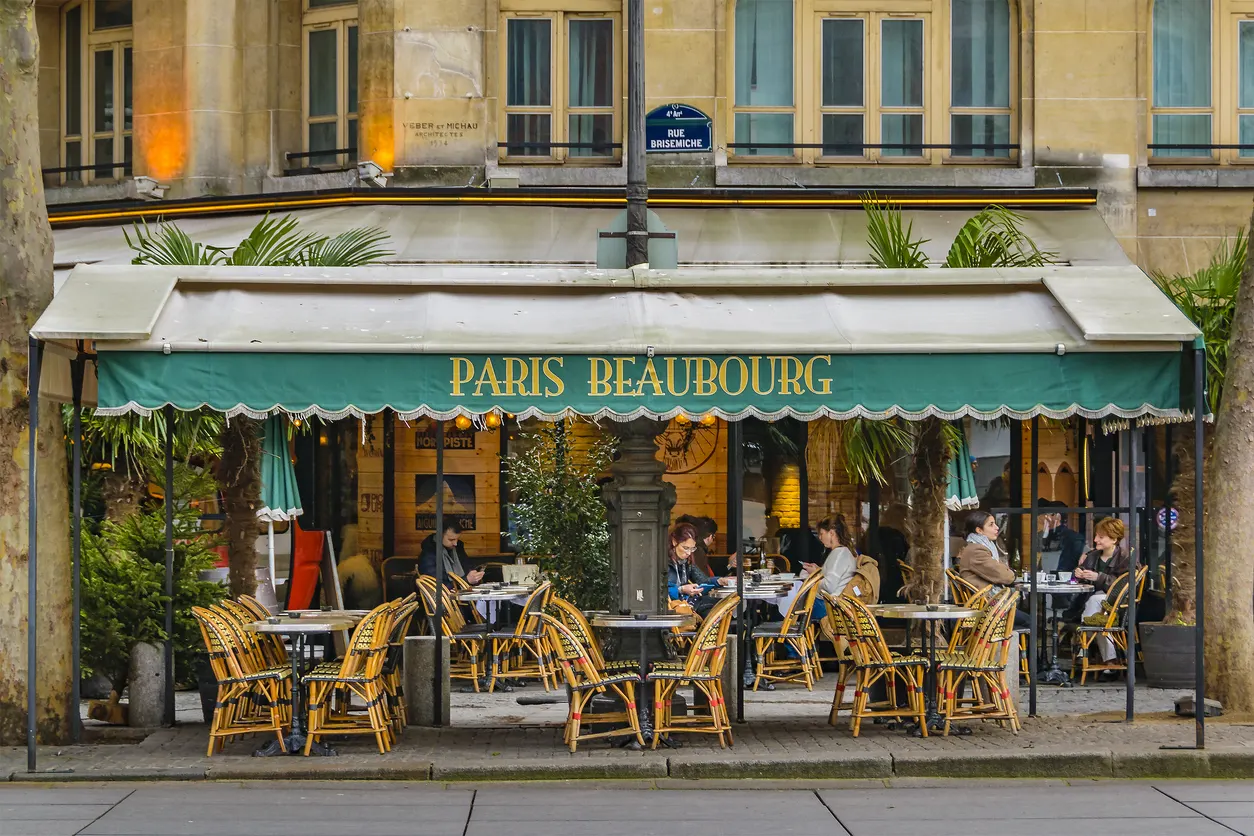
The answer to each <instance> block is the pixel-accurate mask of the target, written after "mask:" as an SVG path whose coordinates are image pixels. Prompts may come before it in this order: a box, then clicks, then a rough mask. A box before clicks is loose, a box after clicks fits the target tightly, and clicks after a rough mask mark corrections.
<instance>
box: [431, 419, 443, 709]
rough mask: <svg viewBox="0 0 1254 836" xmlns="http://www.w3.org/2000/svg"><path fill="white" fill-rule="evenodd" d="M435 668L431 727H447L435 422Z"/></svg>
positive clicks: (438, 428)
mask: <svg viewBox="0 0 1254 836" xmlns="http://www.w3.org/2000/svg"><path fill="white" fill-rule="evenodd" d="M433 536H434V537H435V624H434V625H432V629H431V632H432V633H433V634H434V636H435V665H434V666H433V670H434V671H435V676H434V677H432V691H431V709H432V710H431V724H432V725H434V726H442V725H444V705H443V703H444V580H445V578H444V422H443V421H436V422H435V534H434V535H433Z"/></svg>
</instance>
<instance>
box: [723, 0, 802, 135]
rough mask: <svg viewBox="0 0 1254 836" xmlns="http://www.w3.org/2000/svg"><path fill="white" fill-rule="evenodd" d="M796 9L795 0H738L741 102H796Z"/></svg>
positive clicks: (785, 104)
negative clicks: (793, 88)
mask: <svg viewBox="0 0 1254 836" xmlns="http://www.w3.org/2000/svg"><path fill="white" fill-rule="evenodd" d="M792 9H793V0H737V3H736V104H737V105H750V106H752V105H757V106H761V107H791V106H792V103H793V102H792V79H793V65H792V36H793V24H792ZM790 131H791V128H790ZM789 139H791V137H789Z"/></svg>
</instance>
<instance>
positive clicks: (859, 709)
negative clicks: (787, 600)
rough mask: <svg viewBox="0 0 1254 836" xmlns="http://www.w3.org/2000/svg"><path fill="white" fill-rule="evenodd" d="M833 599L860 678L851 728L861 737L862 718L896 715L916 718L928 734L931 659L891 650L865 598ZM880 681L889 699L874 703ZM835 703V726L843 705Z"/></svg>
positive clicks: (856, 674)
mask: <svg viewBox="0 0 1254 836" xmlns="http://www.w3.org/2000/svg"><path fill="white" fill-rule="evenodd" d="M831 600H832V601H833V602H834V603H835V604H836V606H837V607H839V608H840V612H841V617H842V619H843V620H844V624H845V629H846V631H847V635H848V637H849V642H850V644H849V647H850V650H851V652H852V654H853V659H854V661H853V671H854V674H855V676H856V677H857V686H856V688H855V690H854V694H853V706H852V709H851V712H850V730H851V731H852V732H853V736H854V737H857V736H858V734H859V732H860V731H861V730H862V721H863V720H864V719H866V718H867V717H892V718H897V719H907V718H909V719H913V720H915V721H916V722H917V723H918V724H919V728H920V729H921V730H922V734H923V736H924V737H927V721H926V716H925V715H926V713H927V700H926V699H925V698H924V694H923V675H924V672H925V671H926V670H927V664H928V662H927V658H926V657H924V656H920V655H913V654H912V655H908V656H907V655H900V654H896V653H893V652H892V651H891V650H889V648H888V642H886V641H885V640H884V634H883V632H881V631H880V627H879V624H877V623H876V621H875V616H874V615H872V614H871V611H870V610H869V609H867V607H866V605H865V604H863V603H862V602H861V601H859V600H857V599H855V598H846V597H844V596H840V597H838V598H833V599H831ZM880 681H883V682H884V686H885V691H886V692H887V698H886V699H884V700H881V701H879V702H875V703H872V702H870V696H871V687H872V686H873V685H875V684H876V683H878V682H880ZM898 681H900V682H901V683H902V684H903V685H904V686H905V690H906V700H907V704H906V705H904V706H903V705H900V704H899V703H898V702H897V683H898ZM839 687H841V686H838V688H839ZM838 699H839V693H838ZM833 703H834V704H833V711H832V714H831V715H829V717H828V719H829V722H832V724H833V725H834V724H835V720H836V711H835V709H836V707H837V706H838V705H839V704H838V703H836V702H835V701H833Z"/></svg>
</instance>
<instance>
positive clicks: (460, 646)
mask: <svg viewBox="0 0 1254 836" xmlns="http://www.w3.org/2000/svg"><path fill="white" fill-rule="evenodd" d="M418 593H419V596H420V597H421V599H422V608H423V611H424V612H425V613H426V616H427V619H428V621H429V622H430V623H431V624H432V625H434V623H435V611H436V598H435V596H436V583H435V578H433V577H431V576H429V575H419V576H418ZM441 594H442V595H443V596H444V618H443V620H442V621H441V624H440V626H439V628H438V632H439V634H440V635H443V636H444V637H446V638H447V639H448V640H449V649H450V658H449V678H450V679H468V680H470V682H471V684H472V685H473V686H474V689H475V691H476V692H478V691H479V682H480V680H482V679H483V678H484V676H486V666H485V664H484V659H485V655H486V651H485V647H486V644H487V625H485V624H479V623H467V622H466V620H465V617H464V616H463V615H462V611H461V607H459V606H458V605H457V599H456V598H454V597H453V595H452V593H451V592H449V591H448V590H447V589H445V590H443V591H442V593H441ZM436 633H437V630H436V629H435V628H434V627H433V629H432V635H435V634H436Z"/></svg>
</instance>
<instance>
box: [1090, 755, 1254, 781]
mask: <svg viewBox="0 0 1254 836" xmlns="http://www.w3.org/2000/svg"><path fill="white" fill-rule="evenodd" d="M1114 776H1115V777H1116V778H1249V777H1251V776H1254V751H1249V750H1242V749H1231V750H1220V751H1212V750H1204V751H1200V752H1199V751H1197V750H1189V749H1162V750H1159V751H1156V752H1115V753H1114Z"/></svg>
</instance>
